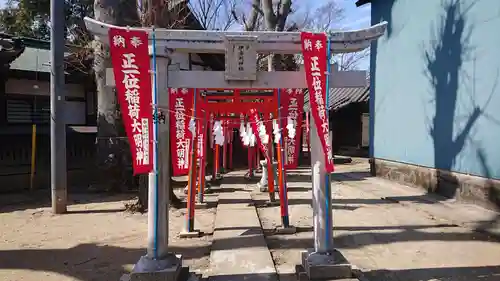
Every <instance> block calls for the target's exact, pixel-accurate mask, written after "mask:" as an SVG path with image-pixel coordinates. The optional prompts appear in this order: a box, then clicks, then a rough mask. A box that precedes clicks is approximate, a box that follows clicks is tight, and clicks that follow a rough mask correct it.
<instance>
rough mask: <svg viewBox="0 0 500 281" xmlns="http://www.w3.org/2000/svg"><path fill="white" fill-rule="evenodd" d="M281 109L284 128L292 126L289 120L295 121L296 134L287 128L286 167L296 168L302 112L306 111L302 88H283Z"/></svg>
mask: <svg viewBox="0 0 500 281" xmlns="http://www.w3.org/2000/svg"><path fill="white" fill-rule="evenodd" d="M281 92H282V93H283V94H282V95H281V97H282V100H281V102H280V103H281V104H282V106H283V109H282V111H281V116H282V117H283V118H282V122H281V123H282V128H285V129H286V128H287V127H288V126H290V124H288V122H289V121H291V122H292V123H293V128H294V131H295V135H294V136H289V130H285V132H286V133H285V134H284V136H285V138H284V146H285V169H295V168H297V167H298V165H299V157H298V156H299V146H300V137H301V133H302V130H301V129H300V128H301V125H302V119H303V118H302V114H303V111H304V92H303V90H302V89H283V90H282V91H281Z"/></svg>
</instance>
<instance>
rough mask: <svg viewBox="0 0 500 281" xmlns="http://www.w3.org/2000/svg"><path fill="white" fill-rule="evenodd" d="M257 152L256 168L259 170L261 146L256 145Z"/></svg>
mask: <svg viewBox="0 0 500 281" xmlns="http://www.w3.org/2000/svg"><path fill="white" fill-rule="evenodd" d="M257 137H258V136H257ZM255 154H256V155H255V169H256V170H258V169H259V165H260V151H259V148H258V147H256V146H255Z"/></svg>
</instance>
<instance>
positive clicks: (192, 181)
mask: <svg viewBox="0 0 500 281" xmlns="http://www.w3.org/2000/svg"><path fill="white" fill-rule="evenodd" d="M193 92H194V99H193V113H192V117H191V118H192V120H193V122H194V123H195V129H194V132H193V135H192V137H191V148H190V155H189V174H188V198H187V212H186V229H185V232H194V212H195V200H196V158H197V157H196V145H197V144H198V141H197V135H196V132H197V131H196V100H197V95H196V93H197V90H196V89H194V90H193Z"/></svg>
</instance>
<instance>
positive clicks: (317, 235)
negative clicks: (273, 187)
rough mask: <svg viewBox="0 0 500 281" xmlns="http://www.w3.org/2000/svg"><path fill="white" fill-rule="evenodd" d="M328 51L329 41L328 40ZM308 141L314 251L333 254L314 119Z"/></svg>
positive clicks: (327, 185) (327, 192)
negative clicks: (309, 141)
mask: <svg viewBox="0 0 500 281" xmlns="http://www.w3.org/2000/svg"><path fill="white" fill-rule="evenodd" d="M328 49H330V41H329V40H328ZM330 55H331V54H330V51H328V53H327V64H326V65H327V73H326V74H325V75H326V86H325V88H326V89H325V91H326V94H325V105H326V108H327V109H326V113H327V114H328V95H329V92H330V88H329V86H330V85H329V81H328V79H329V78H330V70H331V68H330V67H331V65H330V61H329V59H330ZM310 121H311V128H310V132H311V135H310V139H311V147H313V149H312V151H311V167H312V181H313V194H312V199H313V200H312V203H313V204H312V205H313V214H314V217H313V224H314V251H315V252H317V253H333V251H334V248H333V220H332V203H331V202H332V200H331V199H332V192H331V188H330V175H329V174H328V173H326V170H325V156H324V154H326V151H323V149H322V145H321V140H320V139H319V135H318V129H317V127H316V122H315V120H314V118H311V120H310Z"/></svg>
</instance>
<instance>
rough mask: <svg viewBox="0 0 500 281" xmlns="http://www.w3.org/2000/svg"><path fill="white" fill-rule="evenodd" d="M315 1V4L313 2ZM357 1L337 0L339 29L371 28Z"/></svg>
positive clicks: (363, 66) (2, 0)
mask: <svg viewBox="0 0 500 281" xmlns="http://www.w3.org/2000/svg"><path fill="white" fill-rule="evenodd" d="M313 1H314V2H313ZM326 1H328V0H297V2H302V3H307V4H310V3H316V5H314V4H313V5H312V7H313V8H314V6H319V5H321V4H322V3H324V2H326ZM5 2H6V0H0V7H2V6H4V5H5ZM355 2H356V0H337V3H338V4H339V5H341V7H342V8H344V17H345V18H344V19H343V20H341V21H340V22H339V26H338V27H337V28H340V29H350V30H352V29H362V28H366V27H368V26H370V13H371V6H370V4H368V5H364V6H362V7H359V8H358V7H356V5H355V4H354V3H355ZM359 67H360V68H361V69H368V68H369V58H366V59H364V60H363V62H361V63H360V65H359Z"/></svg>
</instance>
